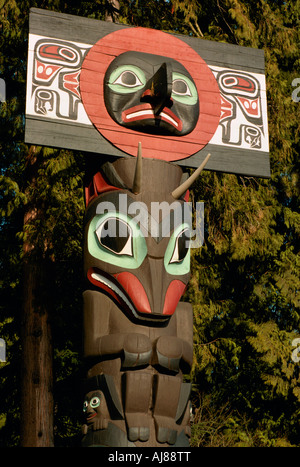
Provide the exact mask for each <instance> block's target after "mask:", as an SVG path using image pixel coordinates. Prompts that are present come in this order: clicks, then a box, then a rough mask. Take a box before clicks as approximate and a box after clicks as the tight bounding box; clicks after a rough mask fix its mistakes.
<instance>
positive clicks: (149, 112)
mask: <svg viewBox="0 0 300 467" xmlns="http://www.w3.org/2000/svg"><path fill="white" fill-rule="evenodd" d="M143 115H151V117H153V116H154V112H153V110H139V111H138V112H133V113H132V114H129V115H127V116H126V119H127V120H130V119H132V118H135V117H142V116H143ZM160 115H161V116H162V117H164V118H165V119H166V120H169V122H171V123H172V124H173V125H175V126H178V123H177V122H176V121H175V120H174V119H173V118H172V117H170V115H168V114H166V113H165V112H162V113H161V114H160Z"/></svg>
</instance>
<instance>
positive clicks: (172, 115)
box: [25, 8, 270, 447]
mask: <svg viewBox="0 0 300 467" xmlns="http://www.w3.org/2000/svg"><path fill="white" fill-rule="evenodd" d="M25 141H26V142H29V143H34V144H45V145H48V146H55V147H65V148H69V149H76V150H81V151H85V153H86V165H87V171H86V181H85V203H86V212H85V221H84V276H85V290H84V293H83V315H84V319H83V344H84V345H83V346H84V362H85V366H86V379H85V381H84V383H83V425H82V446H108V447H127V446H137V447H148V446H149V447H168V446H174V447H177V446H178V447H183V446H189V437H190V425H189V419H190V403H189V398H190V390H191V388H190V384H188V383H187V382H185V379H184V378H185V375H189V373H190V370H191V365H192V362H193V313H192V305H191V304H190V303H186V302H184V301H181V300H182V296H183V294H184V292H185V290H186V286H187V284H188V281H189V277H190V250H191V248H192V247H194V246H193V245H195V244H193V240H194V235H195V232H194V230H193V225H192V216H191V212H190V209H189V208H190V206H189V202H188V198H189V188H190V186H191V184H192V183H193V181H194V180H195V179H196V178H197V177H198V176H199V174H200V172H201V170H202V169H203V168H204V166H205V168H206V169H208V170H215V171H223V172H229V173H235V174H244V175H251V176H260V177H268V176H269V175H270V167H269V154H268V127H267V114H266V93H265V78H264V56H263V52H262V51H258V50H254V49H248V48H245V47H237V46H231V45H228V44H218V43H215V42H212V41H202V40H199V39H193V38H188V37H183V36H180V37H179V36H175V35H173V34H167V33H163V32H161V31H157V30H151V29H145V28H134V27H127V26H125V25H116V24H113V23H110V24H109V25H108V23H106V22H101V21H97V20H91V19H87V18H78V17H73V16H71V15H65V14H57V13H55V12H50V11H45V10H39V9H35V8H33V9H32V10H31V15H30V35H29V55H28V73H27V100H26V132H25ZM210 153H211V154H212V157H211V158H210V159H209V156H210ZM208 159H209V160H208ZM187 167H188V168H195V169H196V170H195V172H194V173H193V174H192V175H191V177H188V176H187V174H186V173H184V172H183V171H184V169H185V168H187ZM187 208H188V209H187ZM196 243H197V242H196ZM198 246H199V245H198Z"/></svg>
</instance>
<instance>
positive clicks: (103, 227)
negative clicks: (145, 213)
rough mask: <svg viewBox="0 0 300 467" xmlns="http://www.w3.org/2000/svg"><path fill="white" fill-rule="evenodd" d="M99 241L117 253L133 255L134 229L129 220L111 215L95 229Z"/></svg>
mask: <svg viewBox="0 0 300 467" xmlns="http://www.w3.org/2000/svg"><path fill="white" fill-rule="evenodd" d="M95 234H96V237H97V239H98V242H99V243H100V245H101V246H103V247H104V248H106V249H107V250H109V251H111V252H113V253H115V254H116V255H128V256H133V251H132V243H133V242H132V236H133V235H132V229H131V227H130V226H129V225H128V224H127V222H125V221H123V220H122V219H119V218H116V217H110V218H108V219H106V220H105V221H104V222H102V223H101V224H100V225H99V226H98V227H97V229H96V231H95Z"/></svg>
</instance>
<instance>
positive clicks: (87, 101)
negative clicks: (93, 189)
mask: <svg viewBox="0 0 300 467" xmlns="http://www.w3.org/2000/svg"><path fill="white" fill-rule="evenodd" d="M132 50H134V51H137V52H144V53H149V54H156V55H162V56H165V57H170V58H173V59H175V60H177V61H179V62H181V63H182V65H183V66H184V67H185V68H186V69H187V70H188V71H189V73H190V74H191V76H192V78H193V80H194V82H195V84H196V87H197V91H198V95H199V103H200V106H199V107H200V112H199V118H198V122H197V124H196V126H195V128H194V130H193V131H192V132H191V133H189V134H187V135H184V136H174V135H170V136H165V135H163V136H162V135H151V134H147V133H142V132H138V131H134V130H132V129H129V128H125V127H123V126H121V125H118V124H117V123H116V122H115V121H114V120H113V119H112V118H111V117H110V115H109V114H108V112H107V110H106V107H105V103H104V95H103V88H104V76H105V72H106V70H107V67H108V66H109V64H110V63H111V62H112V61H113V60H114V59H115V58H116V57H117V56H118V55H120V54H122V53H124V52H128V51H132ZM80 93H81V98H82V102H83V105H84V108H85V110H86V112H87V114H88V116H89V118H90V120H91V122H92V123H93V124H94V126H95V127H96V128H97V130H98V131H99V132H100V133H101V135H102V136H103V137H104V138H106V139H107V140H108V141H110V142H111V143H112V144H113V145H114V146H116V147H117V148H119V149H120V150H121V151H123V152H125V153H127V154H131V155H133V156H136V155H137V147H138V143H139V142H141V143H142V153H143V157H148V158H154V159H162V160H166V161H177V160H180V159H185V158H187V157H190V156H191V155H192V154H195V153H196V152H198V151H200V150H201V149H203V148H204V146H205V145H206V144H207V143H208V142H209V141H210V140H211V138H212V137H213V135H214V133H215V131H216V129H217V127H218V124H219V119H220V115H221V98H220V91H219V87H218V84H217V82H216V80H215V77H214V75H213V73H212V71H211V70H210V68H209V67H208V65H207V64H206V62H205V61H204V60H203V59H202V58H201V57H200V56H199V55H198V54H197V52H196V51H195V50H194V49H192V47H190V46H189V45H187V44H186V43H185V42H183V41H181V40H180V39H178V38H177V37H175V36H172V35H170V34H167V33H164V32H162V31H157V30H154V29H146V28H128V29H127V28H126V29H120V30H118V31H115V32H113V33H111V34H108V35H106V36H104V37H103V38H102V39H100V40H99V41H98V42H97V43H96V44H95V45H94V46H93V47H92V48H91V49H90V51H89V52H88V54H87V56H86V58H85V59H84V61H83V65H82V69H81V74H80Z"/></svg>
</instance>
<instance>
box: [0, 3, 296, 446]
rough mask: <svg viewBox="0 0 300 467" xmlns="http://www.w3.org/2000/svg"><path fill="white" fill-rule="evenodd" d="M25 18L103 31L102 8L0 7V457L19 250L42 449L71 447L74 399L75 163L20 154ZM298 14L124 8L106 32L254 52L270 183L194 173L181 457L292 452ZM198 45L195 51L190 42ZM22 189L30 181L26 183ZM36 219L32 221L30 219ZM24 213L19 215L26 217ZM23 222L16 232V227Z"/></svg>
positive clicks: (11, 437) (80, 166)
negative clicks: (52, 16) (58, 19)
mask: <svg viewBox="0 0 300 467" xmlns="http://www.w3.org/2000/svg"><path fill="white" fill-rule="evenodd" d="M31 6H34V7H40V8H48V9H52V10H56V11H61V12H64V13H70V14H76V15H81V16H86V17H91V18H98V19H104V15H105V1H104V0H98V1H95V2H79V1H77V0H76V1H73V2H72V3H71V2H62V1H59V0H52V1H49V2H43V1H23V0H2V1H0V8H1V25H0V27H1V33H2V35H1V39H0V77H1V78H3V79H5V81H6V84H7V99H6V102H4V103H0V119H1V124H0V148H1V162H0V164H1V165H0V167H1V170H0V188H1V190H0V210H1V215H2V221H1V229H0V236H1V244H2V245H3V251H4V252H5V254H3V255H2V256H1V261H0V269H1V279H0V280H1V300H0V313H1V314H0V337H1V338H4V339H5V341H6V342H7V362H6V363H5V364H1V366H0V387H1V398H0V446H12V445H17V444H18V437H19V411H20V408H19V403H20V402H19V400H20V399H19V391H18V388H19V386H20V374H19V365H20V343H19V335H20V318H21V309H22V257H23V253H24V252H23V245H24V243H25V244H26V242H27V241H30V243H31V244H34V245H35V248H34V254H36V256H37V258H45V259H48V260H50V261H51V263H52V268H51V273H52V274H53V281H52V282H54V288H55V290H52V289H51V290H48V291H46V292H47V295H48V296H49V295H51V321H52V333H53V342H54V380H55V381H54V399H55V440H56V441H55V442H56V445H57V446H70V445H76V442H77V436H78V433H79V421H80V410H81V401H80V396H79V394H78V392H77V389H75V390H74V388H77V387H79V384H80V383H79V381H81V370H82V369H81V290H82V288H81V272H80V271H81V270H82V264H81V263H82V259H81V255H82V250H81V248H82V219H83V210H84V206H83V190H82V178H83V173H84V157H83V156H82V154H79V153H73V152H71V151H66V150H53V149H49V148H40V147H34V146H32V147H27V145H25V144H24V142H23V141H24V108H25V103H24V101H25V82H26V56H27V34H28V13H29V8H30V7H31ZM299 13H300V2H299V0H297V1H291V0H287V1H280V0H278V1H276V2H275V1H266V0H255V1H254V0H250V1H245V0H218V1H211V0H201V2H200V1H198V0H190V1H189V2H184V1H182V0H173V1H163V0H151V1H145V0H124V1H120V17H119V21H120V22H122V23H126V24H132V25H136V26H144V27H152V28H158V29H162V30H164V31H170V32H175V33H179V34H188V35H193V36H195V37H199V38H204V39H205V40H214V41H226V42H229V43H233V44H239V45H243V46H249V47H257V48H262V49H263V50H264V51H265V57H266V81H267V94H268V96H267V97H268V116H269V133H270V157H271V171H272V176H271V179H270V180H263V179H255V178H253V177H240V176H236V175H230V174H219V173H212V172H205V173H204V174H203V175H202V176H201V179H200V180H199V181H198V182H197V183H196V184H195V186H194V188H193V193H192V195H193V198H194V200H204V202H205V243H204V246H203V247H202V248H201V249H199V250H194V251H192V278H191V281H190V284H189V288H188V291H187V293H186V296H185V299H186V300H188V301H190V302H191V303H193V305H194V366H193V373H192V381H193V394H192V400H193V409H194V421H193V424H192V433H193V436H192V445H193V446H251V447H254V446H258V447H267V446H299V445H300V439H299V432H300V427H299V420H300V413H299V412H300V409H299V407H300V405H299V402H300V377H299V373H300V372H299V363H295V362H294V361H293V360H292V358H291V354H292V350H293V347H292V341H293V339H294V338H295V337H297V336H299V329H300V325H299V320H300V316H299V231H300V214H299V185H300V184H299V121H300V118H299V113H300V103H299V102H298V103H297V102H294V101H293V100H292V97H291V96H292V91H293V87H292V84H291V83H292V81H293V79H294V78H296V77H298V74H299V34H300V28H299ZM199 40H200V39H199ZM29 180H30V183H29ZM32 207H34V208H35V210H34V211H32V210H31V208H32ZM29 212H34V215H32V216H31V217H28V216H27V217H26V213H29ZM24 216H25V222H24Z"/></svg>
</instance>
